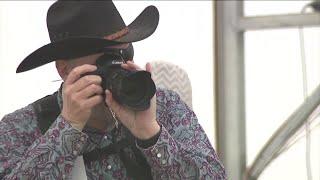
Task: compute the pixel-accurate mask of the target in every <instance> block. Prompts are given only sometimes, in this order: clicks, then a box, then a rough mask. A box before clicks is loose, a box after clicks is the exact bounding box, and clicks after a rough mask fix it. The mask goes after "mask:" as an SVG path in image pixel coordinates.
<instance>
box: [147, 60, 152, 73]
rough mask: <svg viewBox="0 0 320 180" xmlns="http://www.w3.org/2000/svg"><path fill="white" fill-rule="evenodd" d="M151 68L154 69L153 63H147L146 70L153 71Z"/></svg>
mask: <svg viewBox="0 0 320 180" xmlns="http://www.w3.org/2000/svg"><path fill="white" fill-rule="evenodd" d="M151 70H152V67H151V64H150V63H149V62H148V63H147V64H146V71H148V72H149V73H151Z"/></svg>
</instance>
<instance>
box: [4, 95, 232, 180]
mask: <svg viewBox="0 0 320 180" xmlns="http://www.w3.org/2000/svg"><path fill="white" fill-rule="evenodd" d="M156 96H157V114H156V116H157V121H158V123H159V124H160V126H161V132H160V136H159V138H158V140H157V142H156V143H155V144H154V145H152V146H151V147H148V148H142V147H139V146H138V145H137V148H138V149H139V150H140V151H141V152H142V154H143V155H144V157H145V158H146V160H147V162H148V163H149V165H150V167H151V173H152V176H153V179H155V180H156V179H161V180H163V179H184V180H186V179H210V180H212V179H214V180H215V179H217V180H218V179H219V180H220V179H226V175H225V170H224V167H223V165H222V164H221V162H220V161H219V158H218V156H217V154H216V152H215V151H214V149H213V148H212V146H211V144H210V142H209V140H208V138H207V136H206V134H205V132H204V131H203V129H202V127H201V126H200V124H199V123H198V120H197V117H196V115H195V114H194V112H193V111H192V110H190V108H189V107H188V106H187V105H186V104H185V103H184V102H183V101H182V100H181V99H180V97H179V95H178V94H177V93H175V92H173V91H169V90H161V89H158V90H157V92H156ZM61 101H62V98H61V93H59V95H58V102H59V103H60V105H61ZM120 127H121V126H120ZM120 129H121V128H120ZM121 132H122V130H120V133H119V135H118V137H116V138H117V139H121V138H123V137H122V136H124V133H121ZM112 138H113V137H112V134H111V133H110V131H106V132H101V131H98V130H97V129H93V128H90V127H85V128H84V130H83V131H82V132H80V131H78V130H77V129H75V128H73V127H72V126H71V125H70V124H69V123H68V122H67V121H66V120H65V119H64V118H63V117H62V116H61V115H59V116H58V117H57V119H56V120H55V122H54V123H53V124H52V125H51V127H50V128H49V129H48V130H47V131H46V133H45V134H41V131H40V129H39V127H38V122H37V117H36V114H35V111H34V109H33V106H32V104H30V105H28V106H26V107H24V108H21V109H19V110H17V111H15V112H13V113H10V114H8V115H6V116H4V117H3V119H2V120H1V121H0V179H70V176H71V171H72V168H73V166H74V162H75V159H76V158H77V157H78V156H79V155H82V154H83V153H86V152H89V151H91V150H93V149H95V148H103V147H106V146H108V145H110V144H111V143H112ZM125 152H126V153H128V154H129V156H134V155H133V152H132V150H131V149H130V148H129V147H128V148H126V149H125ZM85 169H86V174H87V178H88V179H130V177H128V176H127V174H126V169H125V167H124V165H123V163H122V162H121V160H120V158H119V155H118V154H110V155H107V156H103V157H102V158H101V159H98V160H95V161H91V162H85Z"/></svg>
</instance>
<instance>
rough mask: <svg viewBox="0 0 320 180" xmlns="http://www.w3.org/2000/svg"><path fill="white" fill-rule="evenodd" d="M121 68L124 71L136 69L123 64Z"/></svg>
mask: <svg viewBox="0 0 320 180" xmlns="http://www.w3.org/2000/svg"><path fill="white" fill-rule="evenodd" d="M121 67H122V68H123V69H126V70H128V71H134V70H135V69H134V68H132V67H130V66H129V65H128V64H121Z"/></svg>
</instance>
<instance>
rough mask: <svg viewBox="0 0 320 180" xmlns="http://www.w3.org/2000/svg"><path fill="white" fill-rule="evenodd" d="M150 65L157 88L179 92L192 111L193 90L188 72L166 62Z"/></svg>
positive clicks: (156, 62)
mask: <svg viewBox="0 0 320 180" xmlns="http://www.w3.org/2000/svg"><path fill="white" fill-rule="evenodd" d="M150 64H151V69H152V78H153V80H154V82H155V84H156V86H157V87H161V88H165V89H169V90H173V91H175V92H177V93H178V94H179V96H180V98H181V99H182V100H183V101H184V102H185V103H186V104H187V105H188V106H189V108H190V109H192V88H191V83H190V80H189V77H188V74H187V73H186V71H185V70H184V69H182V68H180V67H179V66H177V65H175V64H172V63H169V62H166V61H152V62H150Z"/></svg>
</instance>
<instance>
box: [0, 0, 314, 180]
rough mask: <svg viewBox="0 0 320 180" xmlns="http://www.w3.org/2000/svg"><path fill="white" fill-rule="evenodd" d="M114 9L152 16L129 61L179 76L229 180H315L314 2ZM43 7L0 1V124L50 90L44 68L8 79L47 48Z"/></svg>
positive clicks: (53, 85)
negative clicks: (153, 25)
mask: <svg viewBox="0 0 320 180" xmlns="http://www.w3.org/2000/svg"><path fill="white" fill-rule="evenodd" d="M114 2H115V4H116V6H117V8H118V9H119V11H120V14H121V15H122V17H123V19H124V21H125V22H126V23H130V22H131V21H132V20H133V19H134V18H135V17H136V16H137V15H138V14H139V13H140V12H141V11H142V10H143V8H144V7H146V6H148V5H155V6H156V7H157V8H158V9H159V11H160V23H159V26H158V29H157V30H156V32H155V34H153V35H152V36H151V37H149V38H148V39H146V40H144V41H141V42H138V43H135V44H134V48H135V58H134V60H135V62H136V63H137V64H139V65H140V66H144V65H145V63H146V62H152V61H159V60H161V61H167V62H170V63H173V64H175V65H178V66H179V67H181V68H182V69H184V70H185V71H186V72H187V74H188V77H189V78H190V81H191V86H192V95H191V96H192V104H193V110H194V111H195V113H196V114H197V117H198V119H199V122H200V124H201V125H202V127H203V128H204V130H205V131H206V133H207V135H208V137H209V139H210V141H211V143H212V145H213V146H214V147H215V149H216V150H217V151H218V153H219V156H220V158H221V159H222V161H223V162H224V165H225V167H226V170H227V174H228V176H229V179H234V180H237V179H239V180H240V179H259V180H260V179H261V180H270V179H293V180H302V179H308V180H310V179H318V180H320V129H319V122H320V120H319V118H318V112H320V110H318V109H317V107H318V105H319V104H320V100H318V99H317V98H316V97H319V96H317V95H318V94H317V92H320V91H318V89H317V87H318V85H319V82H320V8H319V5H318V4H320V2H319V1H317V2H316V1H298V0H296V1H156V0H154V1H151V0H150V1H114ZM52 3H53V1H0V84H1V85H0V87H1V88H0V119H1V118H2V117H3V116H4V115H5V114H7V113H10V112H13V111H15V110H16V109H18V108H21V107H24V106H26V105H27V104H29V103H31V102H33V101H35V100H37V99H39V98H41V97H43V96H45V95H47V94H51V93H53V92H54V91H56V90H57V89H58V88H59V85H60V83H61V81H56V80H59V79H60V77H59V75H58V74H57V72H56V70H55V66H54V63H50V64H47V65H44V66H42V67H39V68H37V69H34V70H32V71H29V72H25V73H21V74H16V73H15V70H16V67H17V66H18V64H19V63H20V62H21V61H22V59H23V58H25V57H26V56H27V55H28V54H29V53H31V52H32V51H34V50H35V49H37V48H39V47H41V46H43V45H45V44H47V43H49V37H48V33H47V29H46V12H47V9H48V8H49V6H50V5H51V4H52ZM317 3H318V4H317ZM317 8H318V9H317ZM317 10H319V11H317ZM319 95H320V93H319ZM308 97H310V98H308Z"/></svg>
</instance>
